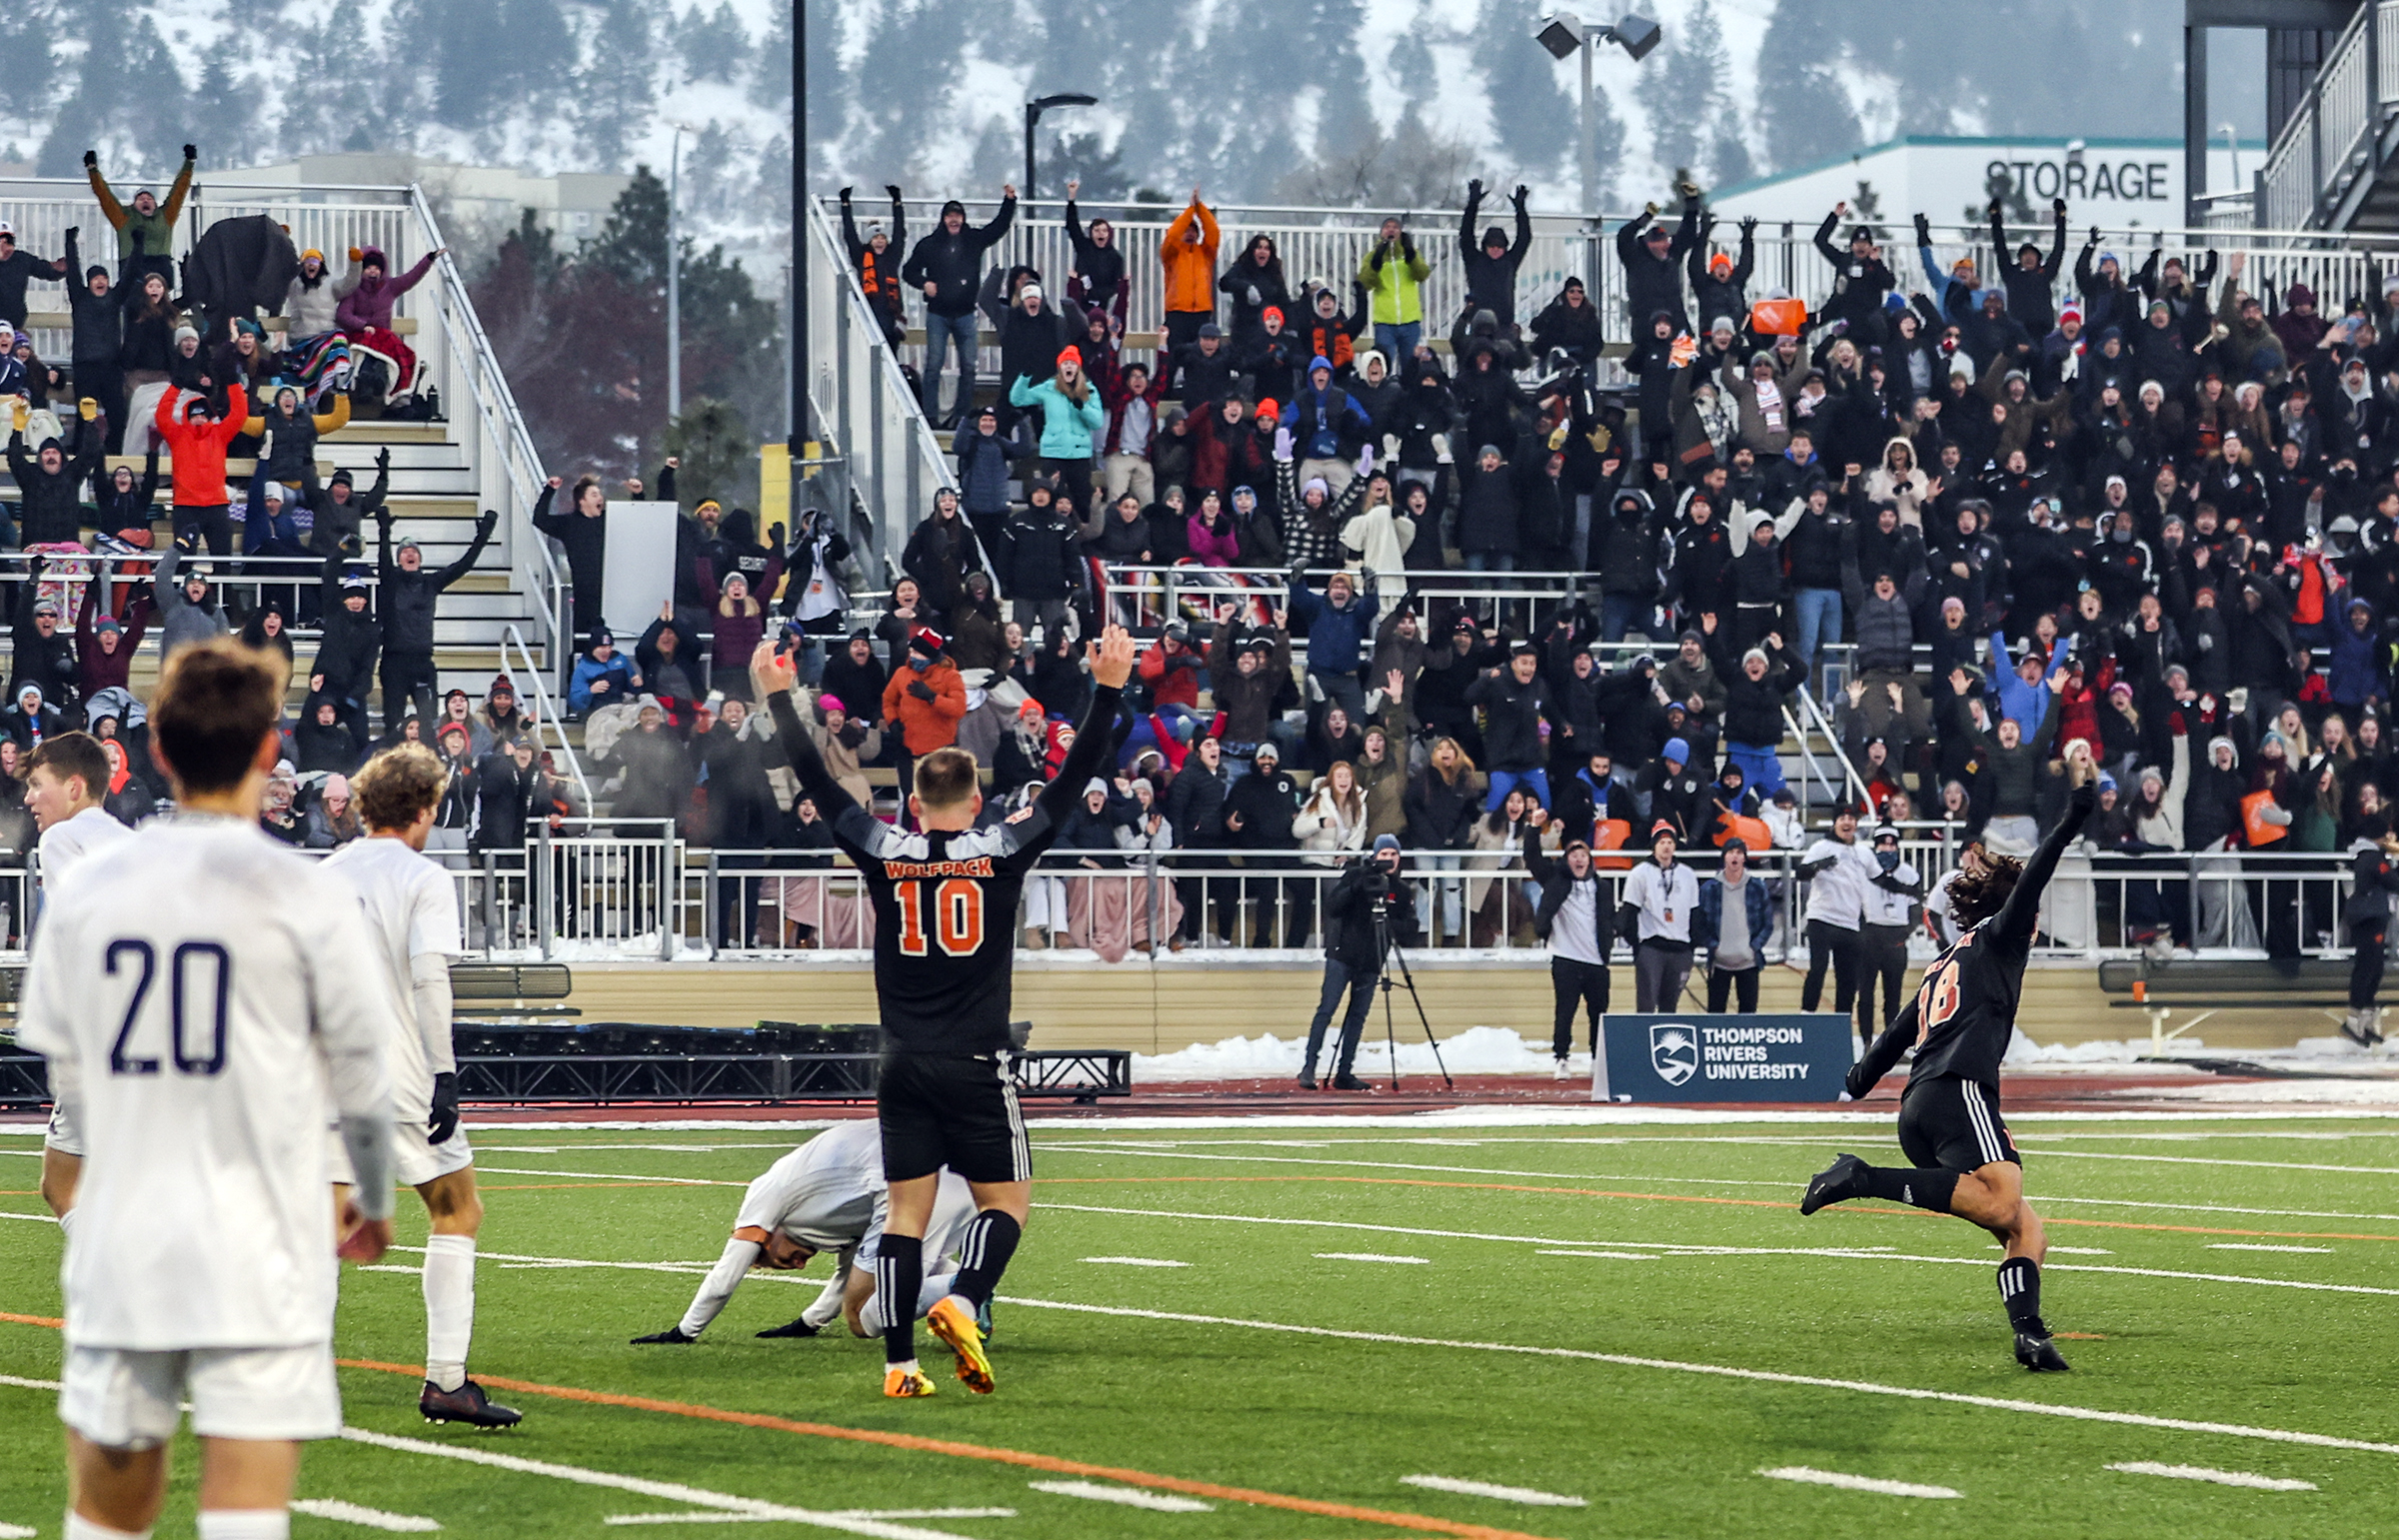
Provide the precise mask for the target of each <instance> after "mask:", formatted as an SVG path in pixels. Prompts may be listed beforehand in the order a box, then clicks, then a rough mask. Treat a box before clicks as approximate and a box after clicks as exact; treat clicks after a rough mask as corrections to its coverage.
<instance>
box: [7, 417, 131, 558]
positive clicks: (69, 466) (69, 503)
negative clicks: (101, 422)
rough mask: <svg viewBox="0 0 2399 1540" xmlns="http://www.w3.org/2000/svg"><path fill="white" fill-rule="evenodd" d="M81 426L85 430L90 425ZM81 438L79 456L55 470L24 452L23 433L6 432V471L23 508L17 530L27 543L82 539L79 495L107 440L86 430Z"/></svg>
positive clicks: (96, 464) (106, 446)
mask: <svg viewBox="0 0 2399 1540" xmlns="http://www.w3.org/2000/svg"><path fill="white" fill-rule="evenodd" d="M83 426H84V428H85V429H87V430H88V429H90V428H91V426H92V425H91V424H89V423H86V424H84V425H83ZM82 438H83V453H82V454H81V455H79V456H77V457H76V458H75V459H74V460H73V461H66V460H61V461H60V463H59V468H58V469H57V470H56V471H45V470H43V469H42V463H41V461H40V460H39V459H38V458H37V457H36V456H33V455H28V454H26V453H25V435H24V434H22V433H12V434H10V435H9V439H8V470H9V474H10V475H11V476H14V477H15V478H16V479H17V496H18V498H19V500H20V502H21V504H22V507H23V511H22V513H21V514H20V515H19V518H20V532H21V534H22V537H23V539H24V542H25V544H26V545H28V546H42V545H67V544H72V543H73V542H75V541H78V540H81V539H82V538H83V506H82V505H83V500H82V497H81V496H80V494H81V492H82V490H83V484H84V482H85V480H86V479H88V478H89V477H90V476H91V474H92V473H93V472H94V471H96V470H98V469H99V466H100V457H101V455H102V454H103V453H104V452H105V451H106V450H107V448H108V443H107V439H106V437H105V436H104V435H102V434H98V433H92V432H88V431H87V432H86V433H84V434H83V435H82Z"/></svg>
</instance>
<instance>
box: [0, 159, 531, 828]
mask: <svg viewBox="0 0 2399 1540" xmlns="http://www.w3.org/2000/svg"><path fill="white" fill-rule="evenodd" d="M197 160H198V155H197V148H196V147H195V146H192V145H186V146H184V151H183V162H182V167H181V170H180V171H179V173H178V174H177V176H176V177H175V179H174V182H173V184H172V185H171V186H170V188H169V189H168V192H167V195H166V197H165V198H164V199H163V200H162V199H161V198H160V197H159V196H158V194H157V193H156V192H155V191H154V190H152V189H150V188H142V189H140V190H138V191H136V192H135V193H134V194H133V195H132V196H131V197H130V198H125V197H123V196H122V195H121V194H120V192H119V190H118V189H117V188H115V187H113V186H112V185H111V184H110V182H109V181H108V179H107V177H106V175H105V174H104V173H103V171H102V169H101V166H100V163H99V157H98V156H97V154H95V153H91V152H87V153H86V154H85V156H84V164H85V168H86V171H87V174H88V176H89V179H90V183H91V188H92V194H93V198H94V200H95V201H96V204H97V209H96V211H95V212H96V216H97V219H96V221H95V223H96V224H97V225H99V226H101V227H104V228H103V233H102V234H101V236H100V237H99V238H98V242H97V243H96V244H98V245H100V246H101V247H103V248H104V250H101V251H88V255H89V256H90V258H91V259H92V260H91V261H90V262H89V264H88V265H87V264H86V256H87V250H88V245H89V244H91V243H87V242H86V241H85V229H84V227H83V226H82V225H69V226H68V227H67V229H66V231H65V237H64V249H63V252H62V254H61V255H59V256H57V257H55V258H53V257H47V256H43V255H40V254H37V253H34V252H30V251H27V250H25V249H23V248H22V247H20V246H19V245H18V244H17V241H16V237H15V233H14V232H13V231H11V230H9V229H8V227H7V226H6V225H4V224H0V427H5V428H6V430H7V435H8V436H7V462H8V469H9V474H10V477H11V480H12V482H13V488H12V489H11V490H10V492H9V493H8V494H7V495H6V497H5V501H4V502H0V551H5V552H7V553H11V554H16V555H17V557H18V559H17V560H12V561H10V562H8V563H7V564H6V566H5V568H0V603H4V604H5V605H6V607H7V609H8V612H9V622H10V635H11V648H10V664H9V682H8V688H7V702H6V706H5V708H4V709H0V735H4V736H5V739H6V742H7V744H8V746H9V747H8V749H7V751H6V753H5V754H4V755H0V774H5V775H6V776H7V777H8V778H7V780H6V781H4V782H0V851H5V852H6V853H5V858H6V859H8V860H10V861H11V862H12V863H21V862H22V859H23V854H24V852H25V851H26V850H28V849H29V848H30V846H31V844H32V842H33V841H32V828H31V826H30V821H29V819H28V817H27V815H26V813H25V810H24V808H23V806H22V800H23V798H22V783H23V776H24V769H23V762H24V761H25V760H27V759H29V758H30V757H31V755H32V753H33V751H34V750H36V749H37V748H39V747H40V746H41V745H42V744H43V743H44V742H45V741H46V740H48V739H51V738H54V737H57V736H59V735H62V734H67V733H77V732H81V733H89V734H91V735H93V736H94V737H96V738H98V739H99V740H100V741H101V743H102V747H103V750H104V752H105V753H106V754H107V755H108V757H109V760H110V763H111V765H112V767H113V769H112V773H111V777H110V784H109V785H108V787H107V788H106V796H105V805H106V807H107V808H108V810H109V811H110V812H111V813H114V814H115V815H117V816H118V817H120V818H122V819H124V820H125V821H127V822H133V821H137V820H139V819H140V818H142V817H145V816H147V815H149V814H150V813H151V812H152V811H153V810H154V809H155V808H156V806H157V805H158V803H159V801H160V800H161V799H163V798H164V797H165V796H166V794H167V787H166V784H165V781H164V779H163V777H162V776H161V775H160V773H159V771H158V770H157V767H156V766H155V764H154V763H153V762H152V760H151V757H150V755H149V753H148V750H147V742H146V734H147V728H146V724H145V716H144V708H143V704H142V700H141V692H142V691H144V690H146V688H147V682H148V679H149V678H150V677H151V676H150V671H148V670H147V669H145V670H144V671H143V672H141V673H140V674H138V675H137V673H136V667H137V662H138V661H139V656H140V654H141V652H142V649H143V646H144V644H145V642H147V641H150V640H152V639H155V641H156V643H157V651H158V653H159V654H160V655H162V656H163V655H164V654H168V653H172V652H173V651H175V650H176V649H177V648H180V647H183V646H186V645H189V644H190V643H192V642H194V641H198V640H201V639H204V638H208V637H213V636H217V635H221V634H226V633H233V634H238V635H239V636H241V637H242V638H243V639H244V640H246V641H248V642H250V643H251V644H252V645H254V646H259V647H272V648H276V649H278V650H280V651H281V652H282V653H283V654H284V655H285V657H286V658H287V659H293V660H294V661H295V674H296V675H298V676H299V677H300V678H304V679H306V680H307V682H308V690H307V694H306V697H305V701H304V704H302V705H301V706H300V708H299V709H298V710H297V711H296V712H295V713H294V714H293V716H292V720H291V721H289V722H288V723H287V724H286V729H285V737H286V743H287V746H288V754H287V757H286V761H285V763H284V764H283V765H282V766H281V767H280V768H279V769H278V771H277V774H276V776H275V779H274V783H273V787H272V789H271V791H270V793H269V797H268V806H267V807H266V808H265V809H264V812H263V818H262V821H263V822H264V824H265V825H266V827H267V828H268V829H269V830H270V831H272V832H274V833H276V834H277V835H278V836H279V837H283V838H285V839H288V840H290V841H291V842H293V843H295V844H304V845H309V846H312V847H316V848H329V847H331V846H332V845H334V844H337V843H340V842H342V841H343V840H345V839H348V838H352V837H355V836H356V834H357V831H358V820H357V815H356V811H355V808H354V807H353V806H352V803H351V800H350V796H349V790H348V782H347V777H348V775H349V774H350V773H351V772H353V771H355V770H358V769H359V767H360V766H361V765H362V764H363V762H364V761H365V759H366V758H367V757H368V755H369V753H370V752H371V751H372V750H373V749H374V748H375V747H377V746H378V745H381V744H389V743H396V742H400V741H403V740H413V741H422V742H425V743H428V744H431V745H434V746H435V747H437V748H438V749H440V751H441V752H442V753H443V754H444V755H445V756H446V757H447V758H448V759H449V761H450V762H451V764H452V766H453V786H452V794H451V795H450V796H449V797H448V798H446V800H445V803H444V807H443V812H442V818H441V827H440V828H439V829H437V833H436V839H435V843H436V844H437V846H439V847H443V848H457V849H464V848H466V847H467V844H468V840H469V837H470V835H471V834H475V835H476V837H477V839H478V842H481V841H482V839H483V838H484V837H485V836H483V835H480V834H476V831H477V830H479V829H482V828H484V827H486V826H488V828H489V829H490V834H489V836H488V837H489V838H490V841H491V842H492V843H493V844H494V845H495V846H496V847H503V848H508V847H514V846H516V845H520V844H521V843H522V840H521V838H511V837H508V829H509V828H510V827H511V826H515V827H519V828H521V827H522V820H523V818H524V817H526V816H532V815H540V816H545V817H546V816H549V815H552V814H553V813H559V812H564V811H566V810H569V801H570V799H569V798H568V797H567V796H566V795H565V791H564V787H563V786H562V785H561V784H560V783H558V782H556V781H554V780H552V779H551V778H550V777H549V775H548V774H547V773H546V772H545V770H544V769H543V768H542V767H543V766H544V765H546V763H547V760H548V757H547V756H546V755H542V754H541V753H540V746H539V743H538V741H535V740H534V738H533V728H534V725H533V723H532V722H531V719H530V717H529V715H528V714H527V713H526V712H525V711H524V709H523V708H522V707H521V706H520V705H519V704H518V703H517V702H516V700H515V698H514V693H513V689H512V687H511V685H510V682H509V681H508V680H506V679H505V678H503V679H501V680H499V681H496V682H495V684H494V686H493V687H492V690H491V693H490V694H489V696H488V697H487V699H486V700H485V701H484V702H483V703H482V704H481V705H480V706H479V707H478V706H475V705H473V704H472V703H470V702H469V701H468V700H467V698H466V697H465V695H464V694H463V693H461V692H456V691H453V692H451V694H450V697H449V700H448V701H447V702H446V703H444V704H443V705H442V706H440V707H439V708H438V709H437V705H436V701H435V695H436V688H437V679H438V675H437V671H436V668H435V644H434V624H433V623H434V613H435V609H436V606H437V604H438V603H439V600H440V597H441V595H442V594H443V592H444V591H445V590H447V589H449V588H450V587H451V586H453V585H454V584H455V583H457V581H458V580H459V579H460V578H462V577H463V576H465V574H466V573H467V572H469V571H470V570H471V569H472V568H473V567H474V566H475V564H476V563H477V561H478V560H479V559H480V558H481V556H482V554H483V552H484V550H485V548H486V545H487V543H488V542H489V540H490V539H491V536H492V533H493V527H494V524H495V522H496V519H495V516H493V515H490V514H486V515H484V516H483V518H482V519H481V520H480V521H478V522H476V523H475V525H474V526H473V536H472V539H471V540H469V541H467V542H466V543H465V544H464V546H463V548H462V550H461V551H460V552H459V553H457V554H456V557H455V559H454V560H451V561H449V562H447V563H445V564H443V565H441V566H439V567H435V566H432V565H429V564H428V563H427V561H426V559H425V553H424V552H423V551H422V550H421V549H420V548H419V546H418V543H417V542H416V540H414V539H412V538H408V537H407V536H405V535H402V536H399V537H397V538H395V531H394V523H395V518H396V514H395V509H394V507H393V505H392V504H391V502H390V501H389V496H388V495H389V491H390V481H391V455H390V451H389V450H388V449H385V450H383V451H381V452H380V453H378V455H377V456H376V460H375V472H376V474H375V479H374V482H373V484H372V485H371V486H368V487H364V488H362V487H360V486H358V485H357V481H356V479H355V478H354V476H353V474H352V472H351V471H350V470H348V469H330V468H329V467H328V466H327V465H326V464H325V463H324V462H325V461H326V460H327V459H328V458H329V452H328V451H327V450H326V449H325V448H324V441H325V440H326V439H327V438H328V437H329V436H331V435H333V434H336V433H338V432H339V431H341V430H342V429H343V428H344V427H345V426H347V425H348V424H349V423H351V422H352V421H353V419H354V416H357V417H359V418H362V419H363V418H366V417H379V418H385V419H399V420H418V421H423V420H428V419H430V418H431V417H432V416H433V415H434V413H435V412H436V411H437V410H438V409H437V407H436V405H435V403H434V401H433V400H432V398H431V396H430V395H429V393H427V392H426V391H425V390H424V389H423V386H422V382H421V381H420V380H419V378H418V376H419V370H418V366H417V360H416V356H415V354H414V352H413V351H412V350H411V348H410V347H409V345H408V343H407V342H406V341H405V340H404V338H403V336H402V335H401V333H402V330H403V324H402V323H399V322H396V321H395V319H394V308H395V305H396V304H397V302H398V301H399V299H400V297H401V296H402V295H404V294H406V293H407V292H408V291H409V290H410V289H411V288H413V287H414V286H415V285H416V284H418V283H419V282H420V281H421V280H422V279H423V278H424V277H425V276H426V274H427V273H428V272H430V271H431V269H432V266H433V264H434V262H435V261H436V260H437V259H438V258H439V257H440V255H441V253H439V252H430V253H427V254H426V255H425V256H423V257H422V258H420V259H419V260H418V261H417V262H416V263H415V264H414V265H413V266H411V267H409V268H408V269H406V270H405V271H401V270H399V269H397V268H396V266H395V264H394V263H393V262H392V260H391V259H390V257H388V256H387V255H386V254H385V253H384V252H383V251H381V250H378V249H375V248H372V247H370V248H364V249H351V250H349V251H347V252H346V253H345V254H343V260H341V261H339V262H334V261H329V260H328V258H327V256H326V254H325V253H323V252H320V251H316V250H313V249H312V250H307V251H300V250H296V249H294V247H293V244H292V242H291V240H290V238H289V235H288V233H287V232H285V231H283V230H282V228H281V227H279V226H276V225H275V224H274V223H273V222H272V221H271V220H266V219H264V218H246V219H232V220H221V221H218V222H217V223H215V224H212V225H211V226H210V227H209V228H208V230H207V231H205V232H203V233H201V234H199V235H198V236H197V237H196V238H195V240H194V241H193V242H192V244H191V246H190V248H189V250H188V253H187V254H186V255H185V256H184V257H183V258H182V259H180V260H179V259H178V258H177V257H176V255H175V251H176V247H177V239H176V230H177V221H178V220H179V219H180V218H181V216H182V213H183V209H184V205H185V202H186V199H187V197H188V196H189V193H190V190H191V185H192V178H193V173H194V168H195V166H196V164H197ZM232 269H238V270H239V271H240V273H241V274H242V275H243V282H242V283H241V284H239V285H229V283H228V282H227V281H226V277H225V275H226V273H227V272H228V271H229V270H232ZM53 283H54V284H58V285H60V286H61V290H62V291H63V292H62V294H61V300H62V301H63V303H61V304H60V306H59V311H63V314H59V313H58V312H55V311H54V312H46V313H41V314H38V315H37V314H36V313H35V312H33V311H32V310H31V309H30V307H31V306H32V305H34V304H35V303H37V302H38V300H39V299H40V298H41V291H40V290H39V289H33V288H30V287H29V286H33V285H42V284H53ZM37 325H38V326H43V327H48V328H50V329H52V330H54V331H64V332H65V333H66V335H67V340H68V346H67V348H66V350H65V357H64V358H63V359H47V360H46V359H43V358H41V357H39V356H37V355H36V353H35V350H34V328H35V327H36V326H37ZM162 488H163V489H165V490H166V492H167V502H166V506H164V507H161V506H159V503H158V496H159V493H160V491H161V489H162ZM295 631H299V632H303V633H307V634H311V635H310V636H309V637H308V639H307V640H304V641H303V642H302V643H301V647H302V648H304V649H305V648H308V647H310V646H312V645H313V648H314V651H313V654H310V655H307V656H302V655H301V654H299V653H297V652H296V650H295V646H294V635H293V634H294V632H295ZM379 687H380V691H381V695H380V701H379V702H378V698H377V690H378V688H379ZM378 705H379V706H380V721H378V714H377V707H378ZM437 716H438V718H439V720H438V721H437ZM528 745H530V748H531V750H532V757H533V759H534V761H535V764H534V765H533V767H532V768H530V769H528V768H526V767H524V766H522V765H516V764H512V756H513V757H514V758H515V759H516V760H523V759H525V758H526V753H525V747H526V746H528ZM512 770H514V771H515V773H514V774H513V775H512V774H511V771H512ZM503 781H509V782H511V783H512V784H514V783H516V782H519V781H521V782H522V784H521V785H519V786H518V789H520V790H521V791H523V793H524V794H523V796H522V798H521V800H522V802H523V806H522V807H521V808H517V809H515V810H514V811H513V813H512V811H511V809H510V808H509V807H508V806H507V805H506V803H507V798H506V797H505V796H503V795H501V794H500V789H499V788H500V784H501V782H503ZM512 816H513V817H514V818H515V819H516V820H517V821H516V822H515V824H513V825H512V824H511V821H510V819H511V817H512Z"/></svg>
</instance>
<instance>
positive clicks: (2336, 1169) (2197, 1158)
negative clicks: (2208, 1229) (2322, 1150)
mask: <svg viewBox="0 0 2399 1540" xmlns="http://www.w3.org/2000/svg"><path fill="white" fill-rule="evenodd" d="M2040 1156H2041V1158H2042V1159H2043V1160H2136V1161H2142V1162H2145V1163H2148V1164H2151V1165H2213V1166H2237V1167H2240V1168H2242V1169H2245V1170H2252V1171H2329V1172H2331V1173H2333V1174H2334V1175H2336V1176H2399V1165H2331V1164H2322V1163H2317V1162H2312V1161H2304V1160H2226V1159H2223V1158H2221V1157H2211V1156H2206V1155H2132V1154H2126V1153H2124V1152H2123V1151H2121V1150H2100V1149H2044V1150H2042V1151H2040Z"/></svg>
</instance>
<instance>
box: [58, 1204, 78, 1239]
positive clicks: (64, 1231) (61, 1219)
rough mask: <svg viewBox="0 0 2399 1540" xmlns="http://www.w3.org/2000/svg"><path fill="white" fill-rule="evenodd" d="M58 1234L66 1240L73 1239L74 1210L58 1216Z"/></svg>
mask: <svg viewBox="0 0 2399 1540" xmlns="http://www.w3.org/2000/svg"><path fill="white" fill-rule="evenodd" d="M58 1233H59V1235H60V1237H61V1238H63V1239H66V1240H73V1239H74V1238H75V1210H73V1209H72V1208H70V1209H68V1210H67V1211H66V1212H65V1213H63V1214H60V1215H59V1216H58Z"/></svg>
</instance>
